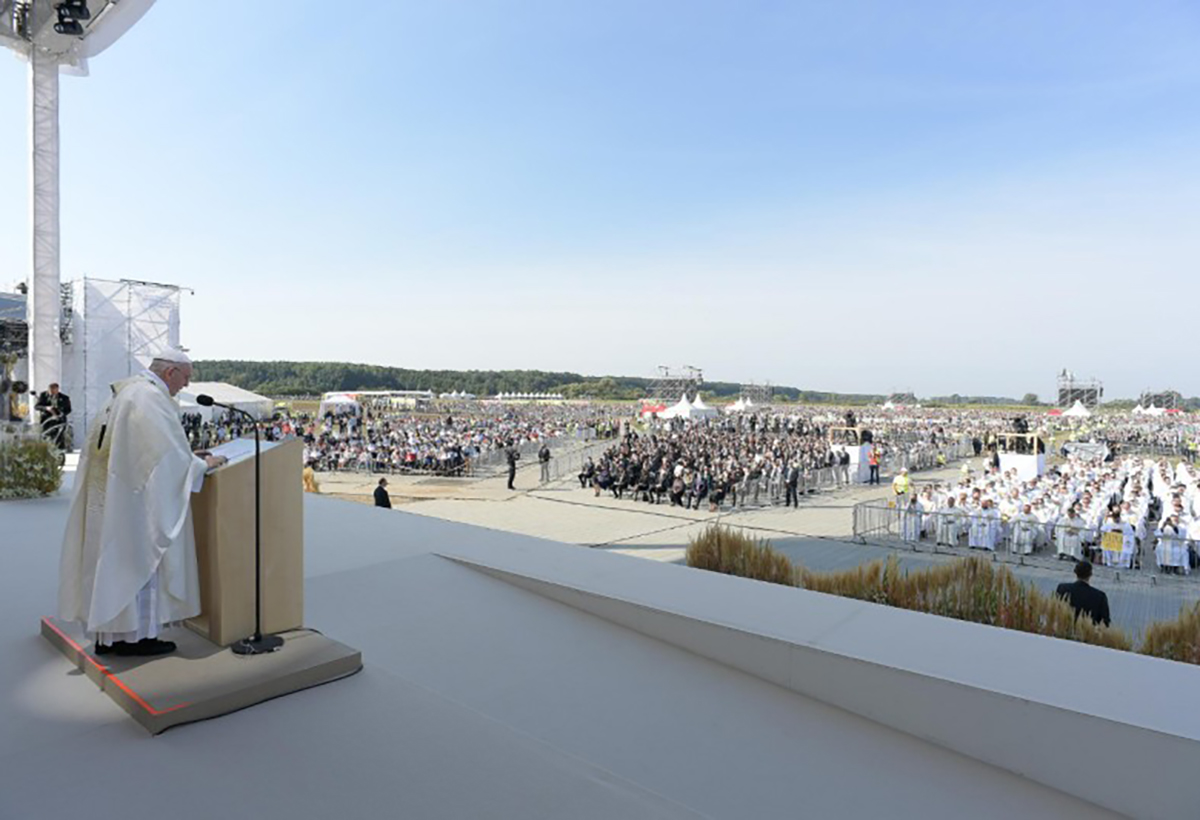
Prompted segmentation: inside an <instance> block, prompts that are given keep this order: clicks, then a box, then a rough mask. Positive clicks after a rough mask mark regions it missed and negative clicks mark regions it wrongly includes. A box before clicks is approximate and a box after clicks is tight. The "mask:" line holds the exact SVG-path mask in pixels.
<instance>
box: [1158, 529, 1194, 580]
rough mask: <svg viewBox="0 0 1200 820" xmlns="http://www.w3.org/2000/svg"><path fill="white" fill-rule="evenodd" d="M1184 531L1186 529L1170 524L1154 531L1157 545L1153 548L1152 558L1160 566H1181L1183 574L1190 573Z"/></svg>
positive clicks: (1185, 531)
mask: <svg viewBox="0 0 1200 820" xmlns="http://www.w3.org/2000/svg"><path fill="white" fill-rule="evenodd" d="M1180 530H1182V532H1181V531H1180ZM1186 533H1187V530H1185V529H1183V528H1182V527H1181V528H1180V529H1178V530H1177V529H1176V528H1174V527H1171V526H1167V527H1162V528H1160V529H1158V530H1157V531H1156V532H1155V535H1157V536H1158V545H1157V546H1155V548H1154V558H1155V560H1156V561H1157V562H1158V565H1159V566H1160V567H1181V568H1182V569H1183V571H1184V574H1191V571H1192V570H1191V566H1190V565H1189V563H1188V549H1187V534H1186Z"/></svg>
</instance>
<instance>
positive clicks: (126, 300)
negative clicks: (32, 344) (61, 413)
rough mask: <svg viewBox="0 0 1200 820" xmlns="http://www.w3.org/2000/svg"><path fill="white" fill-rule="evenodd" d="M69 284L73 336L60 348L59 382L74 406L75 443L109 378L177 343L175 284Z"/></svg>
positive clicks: (84, 281)
mask: <svg viewBox="0 0 1200 820" xmlns="http://www.w3.org/2000/svg"><path fill="white" fill-rule="evenodd" d="M73 287H74V290H75V294H74V300H73V302H74V304H73V310H74V311H75V315H74V316H73V317H72V321H73V324H74V326H75V341H74V343H73V344H69V345H67V346H66V347H65V348H64V354H63V371H64V372H63V380H62V385H63V391H64V392H65V393H66V394H67V395H69V396H70V397H71V401H72V405H73V408H74V411H75V412H74V419H73V420H72V421H73V426H74V428H75V437H76V441H77V442H78V441H80V440H81V439H82V436H83V433H84V431H85V430H86V429H87V426H88V425H89V424H90V423H91V420H92V418H94V417H95V415H96V413H97V412H98V411H99V410H100V408H101V407H102V406H103V405H104V402H105V401H107V399H108V396H109V392H110V385H111V384H112V383H113V382H116V381H119V380H121V379H124V378H126V377H128V376H132V375H133V374H135V373H139V372H141V371H142V370H143V369H145V368H146V367H147V366H149V364H150V360H151V359H153V358H154V356H155V354H157V353H159V352H161V351H162V350H163V349H165V348H167V347H178V346H179V297H180V288H179V287H177V286H175V285H164V284H160V283H157V282H135V281H131V280H127V279H126V280H121V281H111V280H107V279H80V280H78V281H76V282H74V283H73Z"/></svg>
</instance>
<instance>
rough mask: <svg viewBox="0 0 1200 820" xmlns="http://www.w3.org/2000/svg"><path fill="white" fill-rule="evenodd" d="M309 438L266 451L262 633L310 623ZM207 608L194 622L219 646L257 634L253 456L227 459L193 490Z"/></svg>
mask: <svg viewBox="0 0 1200 820" xmlns="http://www.w3.org/2000/svg"><path fill="white" fill-rule="evenodd" d="M303 452H304V442H303V441H300V440H299V439H294V440H292V441H289V442H286V443H283V444H277V445H275V446H272V447H270V448H269V449H264V450H263V453H262V465H261V468H262V511H261V513H262V631H263V634H273V633H276V632H286V631H287V630H291V629H298V628H299V627H301V626H303V625H304V491H303V487H302V484H301V461H302V457H303ZM192 519H193V521H194V522H195V527H196V560H197V563H198V564H199V569H200V614H199V615H198V616H197V617H195V618H192V619H191V620H189V621H188V622H187V625H188V627H189V628H190V629H192V630H193V631H195V632H197V633H199V634H201V635H203V636H204V637H206V638H208V639H209V640H210V641H212V642H213V643H215V644H217V645H218V646H229V645H230V644H232V643H235V642H237V641H240V640H241V639H242V638H245V637H248V636H250V635H253V634H254V575H255V573H254V457H253V456H251V457H250V458H247V459H244V460H241V461H238V462H237V463H234V464H227V465H225V466H224V467H221V468H219V469H217V470H215V471H213V472H212V473H211V474H209V475H208V476H207V477H206V478H205V479H204V488H203V489H202V490H201V491H200V492H199V493H196V494H195V495H193V496H192Z"/></svg>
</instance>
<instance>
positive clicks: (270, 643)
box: [197, 396, 283, 655]
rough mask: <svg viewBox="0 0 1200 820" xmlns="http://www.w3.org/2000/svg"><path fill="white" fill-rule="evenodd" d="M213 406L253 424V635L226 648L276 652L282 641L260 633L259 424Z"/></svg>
mask: <svg viewBox="0 0 1200 820" xmlns="http://www.w3.org/2000/svg"><path fill="white" fill-rule="evenodd" d="M199 398H200V397H197V403H198V404H203V402H201V401H200V400H199ZM205 398H209V397H207V396H205ZM210 401H211V399H210ZM212 404H213V405H215V406H217V407H224V408H225V409H226V410H231V411H233V412H234V413H240V414H241V415H243V416H245V417H246V418H247V419H249V421H250V423H251V424H252V425H254V634H253V635H251V636H250V637H248V638H242V639H241V640H240V641H238V642H237V643H235V644H234V645H233V646H231V647H229V648H230V650H231V651H232V652H233V654H235V655H266V654H269V653H271V652H275V651H277V650H279V649H280V647H282V646H283V638H281V637H280V636H278V635H264V634H262V511H261V506H262V465H261V456H262V444H261V443H260V440H259V432H258V421H257V420H256V419H255V418H254V416H252V415H250V414H249V413H247V412H246V411H245V410H242V409H241V408H238V407H232V406H230V405H228V404H221V403H220V402H218V401H213V402H212Z"/></svg>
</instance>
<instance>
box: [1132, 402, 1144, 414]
mask: <svg viewBox="0 0 1200 820" xmlns="http://www.w3.org/2000/svg"><path fill="white" fill-rule="evenodd" d="M1133 414H1134V415H1135V416H1144V415H1146V408H1144V407H1142V406H1141V405H1140V404H1139V405H1137V406H1136V407H1134V408H1133Z"/></svg>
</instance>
